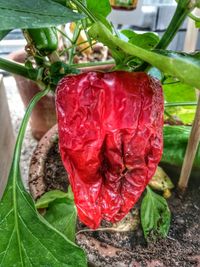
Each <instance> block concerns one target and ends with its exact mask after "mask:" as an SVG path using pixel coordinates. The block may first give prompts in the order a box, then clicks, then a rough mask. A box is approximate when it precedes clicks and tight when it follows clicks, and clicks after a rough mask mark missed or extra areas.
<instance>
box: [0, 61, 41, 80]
mask: <svg viewBox="0 0 200 267" xmlns="http://www.w3.org/2000/svg"><path fill="white" fill-rule="evenodd" d="M0 69H2V70H5V71H8V72H10V73H13V74H17V75H21V76H23V77H25V78H27V79H30V80H32V81H37V79H38V74H39V71H38V70H36V69H28V68H26V67H24V66H23V65H21V64H19V63H15V62H14V61H11V60H7V59H4V58H0Z"/></svg>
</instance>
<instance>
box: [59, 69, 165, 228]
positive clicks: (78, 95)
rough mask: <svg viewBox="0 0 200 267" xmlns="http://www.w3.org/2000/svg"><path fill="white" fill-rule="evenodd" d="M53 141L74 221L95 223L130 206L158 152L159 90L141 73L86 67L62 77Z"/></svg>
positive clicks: (111, 218) (116, 217)
mask: <svg viewBox="0 0 200 267" xmlns="http://www.w3.org/2000/svg"><path fill="white" fill-rule="evenodd" d="M56 106H57V116H58V130H59V145H60V152H61V157H62V161H63V163H64V166H65V168H66V170H67V172H68V173H69V179H70V183H71V185H72V190H73V192H74V196H75V203H76V206H77V209H78V215H79V218H80V220H81V221H82V222H83V223H85V224H86V225H87V226H89V227H90V228H97V227H98V226H99V224H100V222H101V220H102V219H105V220H108V221H111V222H116V221H119V220H121V219H122V218H123V217H124V216H125V215H126V214H127V213H128V211H129V210H130V209H131V208H132V207H133V205H134V204H135V203H136V201H137V200H138V198H139V197H140V195H141V193H142V192H143V190H144V189H145V187H146V185H147V184H148V182H149V180H150V179H151V177H152V176H153V174H154V172H155V170H156V167H157V164H158V163H159V161H160V159H161V155H162V146H163V141H162V127H163V95H162V88H161V85H160V83H159V82H158V81H157V80H155V79H153V78H151V77H149V76H148V75H147V74H145V73H130V72H124V71H118V72H110V73H100V72H99V73H97V72H89V73H83V74H80V75H75V76H67V77H65V78H64V79H62V80H61V81H60V83H59V85H58V88H57V96H56Z"/></svg>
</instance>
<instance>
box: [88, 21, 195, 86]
mask: <svg viewBox="0 0 200 267" xmlns="http://www.w3.org/2000/svg"><path fill="white" fill-rule="evenodd" d="M89 34H90V35H91V37H93V38H94V39H96V40H99V41H101V42H102V43H103V44H105V45H107V46H108V47H109V48H110V49H111V51H112V52H113V51H114V52H115V53H116V52H117V53H118V54H119V53H120V52H122V56H123V55H124V54H125V53H126V54H129V55H132V56H137V57H139V58H140V59H142V60H144V61H146V62H148V63H149V64H151V65H152V66H154V67H156V68H158V69H159V70H161V71H163V72H164V73H167V74H169V75H172V76H174V77H177V78H178V79H180V80H181V81H182V82H184V83H186V84H189V85H192V86H194V87H196V88H200V79H199V73H200V60H198V59H196V58H193V57H191V56H183V55H179V54H175V53H167V52H165V54H161V53H162V52H160V54H158V51H156V52H152V51H149V50H146V49H143V48H141V47H139V46H136V45H133V44H130V43H127V42H125V41H123V40H121V39H120V38H118V37H116V36H113V35H112V34H111V33H110V32H109V30H108V29H107V28H106V27H105V26H104V25H103V24H102V23H100V22H96V23H94V24H93V26H92V27H91V28H90V30H89Z"/></svg>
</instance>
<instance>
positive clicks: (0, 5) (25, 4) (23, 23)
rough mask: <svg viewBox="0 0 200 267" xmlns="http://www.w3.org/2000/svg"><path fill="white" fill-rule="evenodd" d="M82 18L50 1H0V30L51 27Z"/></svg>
mask: <svg viewBox="0 0 200 267" xmlns="http://www.w3.org/2000/svg"><path fill="white" fill-rule="evenodd" d="M81 18H83V16H82V15H80V14H78V13H74V12H72V10H71V9H69V8H67V7H64V6H62V5H61V4H59V3H57V2H54V1H51V0H34V2H32V1H27V0H20V1H16V0H9V1H7V0H0V21H1V22H0V29H1V30H12V29H16V28H20V29H27V28H42V27H51V26H57V25H61V24H65V23H67V22H71V21H74V20H78V19H81Z"/></svg>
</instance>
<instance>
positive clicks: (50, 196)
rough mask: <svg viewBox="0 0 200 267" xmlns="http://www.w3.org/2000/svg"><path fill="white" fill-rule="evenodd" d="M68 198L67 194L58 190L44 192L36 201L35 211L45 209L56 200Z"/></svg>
mask: <svg viewBox="0 0 200 267" xmlns="http://www.w3.org/2000/svg"><path fill="white" fill-rule="evenodd" d="M67 196H68V193H65V192H63V191H60V190H52V191H49V192H46V193H45V194H44V195H42V196H41V197H40V198H39V199H38V200H37V201H36V204H35V206H36V208H37V209H45V208H47V207H48V206H49V204H50V203H52V202H54V201H55V200H57V199H63V198H66V197H67Z"/></svg>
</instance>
